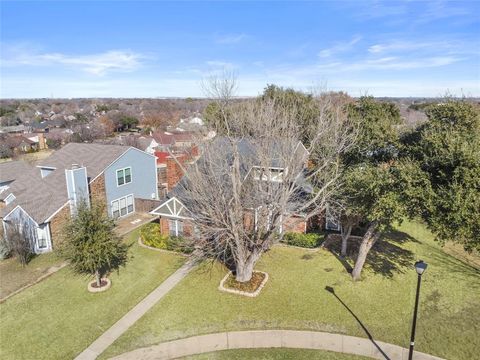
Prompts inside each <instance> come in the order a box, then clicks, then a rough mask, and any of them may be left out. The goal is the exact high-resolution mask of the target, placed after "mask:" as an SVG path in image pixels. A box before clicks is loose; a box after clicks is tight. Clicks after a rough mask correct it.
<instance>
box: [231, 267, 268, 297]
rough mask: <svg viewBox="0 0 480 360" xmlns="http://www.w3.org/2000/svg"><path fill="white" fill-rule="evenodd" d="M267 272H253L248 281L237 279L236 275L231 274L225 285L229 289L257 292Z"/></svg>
mask: <svg viewBox="0 0 480 360" xmlns="http://www.w3.org/2000/svg"><path fill="white" fill-rule="evenodd" d="M265 276H266V275H265V274H264V273H261V272H256V271H255V272H253V275H252V278H251V279H250V281H248V282H238V281H236V280H235V275H233V274H230V276H229V277H228V279H227V281H225V283H224V284H223V286H224V287H225V288H227V289H233V290H238V291H245V292H249V293H253V292H255V290H257V289H258V287H259V286H260V284H261V283H262V281H263V280H264V279H265Z"/></svg>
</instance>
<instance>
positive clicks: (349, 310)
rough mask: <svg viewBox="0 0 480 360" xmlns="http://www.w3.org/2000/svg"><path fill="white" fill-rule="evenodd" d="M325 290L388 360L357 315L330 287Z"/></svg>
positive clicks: (388, 359)
mask: <svg viewBox="0 0 480 360" xmlns="http://www.w3.org/2000/svg"><path fill="white" fill-rule="evenodd" d="M325 290H326V291H328V292H329V293H330V294H332V295H333V296H335V297H336V298H337V300H338V301H339V302H340V304H342V305H343V306H344V307H345V309H347V310H348V312H349V313H350V314H352V316H353V317H354V318H355V320H356V321H357V322H358V324H359V325H360V326H361V328H362V329H363V331H365V334H367V336H368V338H369V339H370V341H371V342H372V343H373V345H374V346H375V347H376V348H377V350H378V351H379V352H380V354H382V356H383V357H384V358H385V359H387V360H390V358H389V357H388V355H387V354H385V352H384V351H383V350H382V348H381V347H380V346H379V345H378V344H377V343H376V342H375V340H374V339H373V336H372V334H371V333H370V331H368V329H367V328H366V327H365V325H363V323H362V321H361V320H360V319H359V318H358V317H357V315H355V313H354V312H353V311H352V310H351V309H350V308H349V307H348V305H347V304H345V303H344V302H343V300H342V299H340V297H339V296H338V295H337V294H336V293H335V289H334V288H333V287H331V286H325Z"/></svg>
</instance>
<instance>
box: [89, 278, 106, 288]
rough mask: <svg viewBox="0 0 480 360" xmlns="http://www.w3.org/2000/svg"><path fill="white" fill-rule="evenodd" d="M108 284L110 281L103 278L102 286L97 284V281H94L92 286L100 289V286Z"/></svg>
mask: <svg viewBox="0 0 480 360" xmlns="http://www.w3.org/2000/svg"><path fill="white" fill-rule="evenodd" d="M107 284H108V282H107V281H106V280H103V279H102V280H100V286H98V285H97V282H96V281H95V282H93V283H92V284H91V286H92V287H93V288H95V289H98V288H101V287H104V286H107Z"/></svg>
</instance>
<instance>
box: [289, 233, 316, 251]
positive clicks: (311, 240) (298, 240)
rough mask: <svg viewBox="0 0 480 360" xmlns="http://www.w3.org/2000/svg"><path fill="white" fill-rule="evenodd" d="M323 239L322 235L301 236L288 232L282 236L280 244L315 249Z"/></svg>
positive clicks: (300, 234)
mask: <svg viewBox="0 0 480 360" xmlns="http://www.w3.org/2000/svg"><path fill="white" fill-rule="evenodd" d="M323 237H324V236H323V234H317V233H310V234H302V233H292V232H289V233H285V235H283V240H282V242H284V243H286V244H288V245H293V246H299V247H304V248H315V247H317V246H319V245H320V243H321V242H322V241H323Z"/></svg>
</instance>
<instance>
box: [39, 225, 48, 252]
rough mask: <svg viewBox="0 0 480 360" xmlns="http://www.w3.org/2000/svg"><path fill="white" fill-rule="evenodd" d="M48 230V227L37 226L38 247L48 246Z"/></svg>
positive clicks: (42, 248) (40, 248)
mask: <svg viewBox="0 0 480 360" xmlns="http://www.w3.org/2000/svg"><path fill="white" fill-rule="evenodd" d="M47 231H48V228H46V227H39V228H37V248H38V249H39V250H44V249H46V248H48V241H47Z"/></svg>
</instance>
